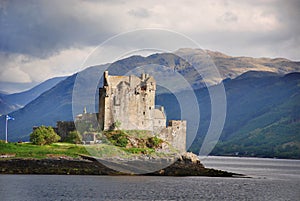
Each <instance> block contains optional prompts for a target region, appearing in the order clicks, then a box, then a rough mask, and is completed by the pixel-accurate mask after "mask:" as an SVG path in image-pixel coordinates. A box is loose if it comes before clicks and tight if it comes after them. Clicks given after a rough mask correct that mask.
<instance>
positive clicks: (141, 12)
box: [128, 8, 150, 18]
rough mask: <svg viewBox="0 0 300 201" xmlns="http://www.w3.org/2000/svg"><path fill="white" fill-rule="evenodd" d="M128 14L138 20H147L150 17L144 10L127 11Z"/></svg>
mask: <svg viewBox="0 0 300 201" xmlns="http://www.w3.org/2000/svg"><path fill="white" fill-rule="evenodd" d="M128 14H129V15H132V16H134V17H138V18H147V17H149V16H150V12H149V11H148V10H147V9H145V8H137V9H132V10H130V11H128Z"/></svg>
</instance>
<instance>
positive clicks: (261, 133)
mask: <svg viewBox="0 0 300 201" xmlns="http://www.w3.org/2000/svg"><path fill="white" fill-rule="evenodd" d="M252 74H253V73H252ZM224 86H225V89H226V95H227V115H226V121H225V126H224V129H223V132H222V135H221V138H220V141H219V143H218V144H217V146H216V147H215V149H214V150H213V152H212V153H211V154H212V155H239V156H257V157H280V158H298V159H299V156H300V73H292V74H288V75H285V76H271V77H270V76H267V77H259V78H257V77H256V76H253V77H249V76H245V74H244V75H242V76H240V77H237V78H236V79H234V80H227V81H226V82H225V83H224ZM198 94H199V96H200V97H202V105H201V104H200V105H201V108H209V97H208V94H207V93H206V92H204V91H198ZM204 112H205V109H204ZM202 119H203V122H204V123H203V124H202V125H201V126H200V128H201V129H200V131H199V133H198V138H197V140H196V141H195V142H194V144H193V146H192V148H191V149H192V150H193V151H194V152H197V150H198V151H199V147H200V146H201V143H202V140H203V136H201V133H205V131H206V130H205V129H207V127H208V123H209V121H208V119H209V112H207V113H204V117H203V118H202Z"/></svg>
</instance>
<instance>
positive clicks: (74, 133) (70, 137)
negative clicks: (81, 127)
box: [65, 131, 81, 144]
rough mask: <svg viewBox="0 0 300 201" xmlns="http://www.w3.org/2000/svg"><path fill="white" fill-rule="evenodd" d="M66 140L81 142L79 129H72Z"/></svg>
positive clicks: (74, 142)
mask: <svg viewBox="0 0 300 201" xmlns="http://www.w3.org/2000/svg"><path fill="white" fill-rule="evenodd" d="M65 142H69V143H73V144H80V143H81V135H80V133H79V132H78V131H71V132H69V133H68V135H67V137H66V139H65Z"/></svg>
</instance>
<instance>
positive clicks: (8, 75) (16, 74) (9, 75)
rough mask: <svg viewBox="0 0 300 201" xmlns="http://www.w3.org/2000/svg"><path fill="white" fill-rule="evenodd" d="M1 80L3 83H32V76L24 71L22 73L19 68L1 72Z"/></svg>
mask: <svg viewBox="0 0 300 201" xmlns="http://www.w3.org/2000/svg"><path fill="white" fill-rule="evenodd" d="M0 80H1V81H2V82H17V83H23V82H25V83H26V82H32V80H31V79H30V76H29V75H28V74H27V73H25V72H24V71H22V70H21V69H20V67H18V66H16V67H12V68H8V69H5V70H4V71H3V72H1V74H0Z"/></svg>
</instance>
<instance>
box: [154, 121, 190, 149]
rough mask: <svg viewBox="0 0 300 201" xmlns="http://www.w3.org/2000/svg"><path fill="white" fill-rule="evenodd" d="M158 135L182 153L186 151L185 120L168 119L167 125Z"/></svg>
mask: <svg viewBox="0 0 300 201" xmlns="http://www.w3.org/2000/svg"><path fill="white" fill-rule="evenodd" d="M159 137H160V138H162V139H163V140H165V141H167V142H169V143H170V144H171V145H172V146H173V147H175V148H176V149H177V150H178V151H180V152H181V153H184V152H185V151H186V121H182V120H170V121H169V124H168V127H166V128H164V129H163V130H162V131H161V132H160V134H159Z"/></svg>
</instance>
